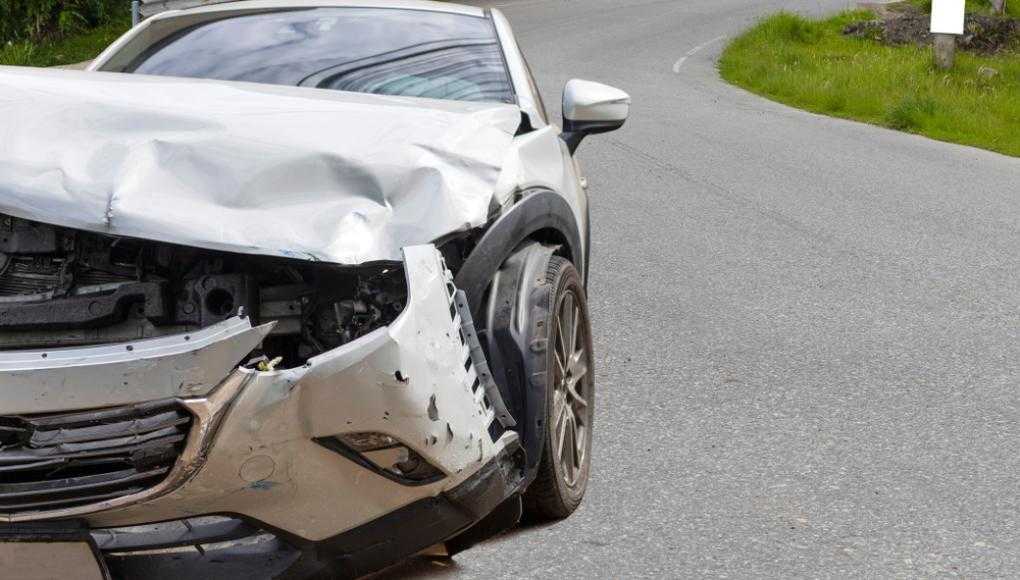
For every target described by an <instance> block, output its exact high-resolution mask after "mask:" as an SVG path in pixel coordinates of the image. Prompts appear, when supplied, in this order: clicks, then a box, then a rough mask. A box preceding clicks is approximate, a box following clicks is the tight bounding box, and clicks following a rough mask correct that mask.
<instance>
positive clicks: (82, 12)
mask: <svg viewBox="0 0 1020 580" xmlns="http://www.w3.org/2000/svg"><path fill="white" fill-rule="evenodd" d="M129 5H130V2H129V1H128V0H0V45H4V44H7V43H10V42H21V41H33V42H36V41H40V40H46V39H50V38H55V37H60V36H66V35H70V34H75V33H79V32H84V31H86V30H91V29H93V28H95V27H97V26H101V25H103V24H107V23H109V22H110V21H111V20H112V19H113V18H115V17H117V16H118V15H120V14H122V13H123V12H124V11H125V10H127V9H128V7H129Z"/></svg>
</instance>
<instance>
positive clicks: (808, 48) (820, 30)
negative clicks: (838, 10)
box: [719, 0, 1020, 156]
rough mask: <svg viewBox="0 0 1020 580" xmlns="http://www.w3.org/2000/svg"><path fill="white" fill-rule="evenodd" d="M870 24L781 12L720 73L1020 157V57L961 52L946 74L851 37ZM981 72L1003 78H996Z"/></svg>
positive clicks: (738, 47)
mask: <svg viewBox="0 0 1020 580" xmlns="http://www.w3.org/2000/svg"><path fill="white" fill-rule="evenodd" d="M1013 1H1014V2H1018V3H1020V0H1013ZM869 17H870V15H869V14H868V13H861V12H844V13H842V14H840V15H838V16H835V17H833V18H830V19H828V20H824V21H812V20H807V19H804V18H802V17H800V16H797V15H794V14H790V13H785V12H781V13H779V14H776V15H774V16H771V17H769V18H766V19H764V20H762V21H761V22H760V23H759V24H758V25H757V26H755V27H754V28H752V29H751V30H749V31H748V32H746V33H745V34H743V35H742V36H740V37H738V38H737V39H736V40H734V41H733V42H732V43H731V44H730V45H729V46H728V47H727V48H726V50H725V52H724V53H723V56H722V59H721V61H720V64H719V68H720V72H721V74H722V76H723V78H724V79H726V80H727V81H729V82H731V83H733V84H735V85H738V86H740V87H743V88H745V89H747V90H749V91H751V92H754V93H757V94H759V95H762V96H765V97H768V98H770V99H773V100H776V101H779V102H781V103H786V104H788V105H791V106H794V107H798V108H801V109H806V110H809V111H814V112H816V113H822V114H826V115H832V116H835V117H842V118H846V119H855V120H858V121H863V122H866V123H872V124H875V125H882V126H885V127H890V128H893V129H898V130H901V131H908V132H911V133H917V134H920V135H925V136H928V137H931V138H933V139H939V140H942V141H950V142H954V143H962V144H965V145H972V146H975V147H981V148H984V149H990V150H992V151H998V152H1000V153H1005V154H1007V155H1013V156H1020V56H1018V55H1017V54H1005V55H999V56H987V57H985V56H975V55H972V54H966V53H960V54H958V55H957V63H956V67H955V68H954V69H953V70H951V71H949V72H943V71H938V70H936V69H935V68H934V66H933V64H932V55H931V49H930V48H923V47H917V46H897V47H892V46H885V45H882V44H880V43H878V42H876V41H873V40H868V39H861V38H851V37H846V36H844V35H843V34H842V29H843V27H844V26H845V25H847V24H848V23H850V22H854V21H857V20H862V19H866V18H869ZM982 67H990V68H994V69H995V70H997V71H998V72H999V74H998V75H997V76H995V77H993V78H987V77H986V76H984V75H982V74H979V72H978V71H979V69H981V68H982Z"/></svg>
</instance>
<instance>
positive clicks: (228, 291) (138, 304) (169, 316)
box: [0, 215, 407, 367]
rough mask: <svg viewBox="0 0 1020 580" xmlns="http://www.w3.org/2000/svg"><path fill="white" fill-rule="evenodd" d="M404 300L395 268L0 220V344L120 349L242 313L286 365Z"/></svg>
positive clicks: (393, 310) (352, 334) (371, 325)
mask: <svg viewBox="0 0 1020 580" xmlns="http://www.w3.org/2000/svg"><path fill="white" fill-rule="evenodd" d="M406 300H407V284H406V280H405V278H404V273H403V267H402V264H401V263H399V262H394V263H390V262H385V263H377V264H373V265H367V266H359V267H346V266H337V265H330V264H321V263H316V262H310V261H307V260H291V259H286V258H276V257H265V256H251V255H242V254H230V253H224V252H216V251H211V250H203V249H195V248H188V247H184V246H177V245H172V244H165V243H159V242H151V241H145V240H137V239H132V238H121V237H113V236H106V235H102V234H95V233H91V232H83V231H78V230H73V229H69V228H63V227H57V226H50V225H46V224H41V223H37V222H32V221H28V220H22V219H18V218H14V217H11V216H6V215H0V349H5V350H13V349H29V348H31V349H40V348H55V347H66V346H85V345H98V344H108V343H114V342H126V341H131V340H140V339H146V338H154V337H159V336H165V335H169V334H182V333H187V332H192V331H195V330H197V329H202V328H207V327H209V326H212V325H215V324H218V323H221V322H223V321H225V320H227V319H229V318H232V317H235V316H239V315H240V316H247V317H249V318H251V319H252V323H253V325H260V324H265V323H269V322H275V323H276V324H275V326H274V327H273V331H272V333H271V334H270V336H268V337H267V338H266V340H265V341H264V345H263V346H264V348H263V352H262V353H259V352H256V353H255V355H256V356H258V355H259V354H264V355H265V356H268V357H269V358H270V359H277V358H282V361H280V362H279V363H277V364H278V365H280V366H281V367H293V366H297V365H300V364H302V363H303V362H304V361H306V360H308V359H309V358H311V357H314V356H316V355H318V354H321V353H323V352H325V351H327V350H330V349H334V348H337V347H339V346H341V345H343V344H346V343H348V342H350V341H352V340H355V339H357V338H359V337H361V336H364V335H365V334H367V333H369V332H371V331H372V330H374V329H376V328H379V327H381V326H385V325H387V324H389V323H391V322H393V321H394V320H395V319H396V317H397V316H398V315H399V314H400V313H401V312H402V311H403V309H404V306H405V303H406Z"/></svg>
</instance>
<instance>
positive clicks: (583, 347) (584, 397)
mask: <svg viewBox="0 0 1020 580" xmlns="http://www.w3.org/2000/svg"><path fill="white" fill-rule="evenodd" d="M536 282H537V283H538V285H539V286H540V287H542V288H539V289H543V290H545V291H546V293H547V298H546V300H544V301H542V302H541V303H540V304H539V307H538V308H536V310H535V311H533V312H534V319H533V321H532V324H533V325H534V327H533V328H534V330H535V336H537V337H540V338H541V337H545V338H546V340H545V341H542V340H539V341H536V343H533V344H542V343H543V342H544V344H545V348H533V349H532V352H531V356H536V357H544V361H536V362H538V363H539V364H536V365H534V368H545V369H546V371H545V373H544V374H545V377H544V381H545V388H546V410H545V417H544V424H545V426H546V428H545V434H544V435H543V438H544V443H543V450H542V459H541V461H540V463H539V466H538V475H537V477H536V479H535V480H534V482H532V484H531V485H530V486H529V487H528V489H527V491H526V492H525V494H524V516H525V519H526V520H528V521H548V520H558V519H564V518H566V517H568V516H570V514H572V513H573V512H574V510H576V509H577V507H578V506H579V505H580V504H581V500H582V499H583V498H584V494H585V491H586V490H587V487H588V478H589V475H590V473H591V447H592V424H593V419H594V417H595V397H594V394H595V380H594V360H593V355H592V341H591V323H590V321H589V318H588V303H587V297H586V292H585V289H584V284H583V283H582V281H581V276H580V274H579V273H578V272H577V269H576V268H575V267H574V265H573V264H571V263H570V261H568V260H566V259H564V258H561V257H558V256H553V257H552V258H551V259H550V260H549V265H548V268H547V269H546V274H545V279H544V280H538V281H536ZM567 353H570V354H569V356H568V354H567ZM542 362H544V364H541V363H542ZM535 378H540V377H535Z"/></svg>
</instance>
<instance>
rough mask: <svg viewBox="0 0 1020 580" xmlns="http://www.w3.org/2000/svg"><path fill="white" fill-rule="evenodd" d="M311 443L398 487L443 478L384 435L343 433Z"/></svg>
mask: <svg viewBox="0 0 1020 580" xmlns="http://www.w3.org/2000/svg"><path fill="white" fill-rule="evenodd" d="M315 441H316V443H318V444H319V445H322V446H323V447H325V448H327V449H330V450H332V451H335V452H337V453H339V454H341V455H343V456H344V457H346V458H348V459H350V460H351V461H354V462H355V463H357V464H359V465H361V466H362V467H365V468H366V469H369V470H371V471H374V472H376V473H378V474H379V475H382V476H383V477H385V478H387V479H390V480H392V481H395V482H397V483H400V484H402V485H427V484H429V483H434V482H436V481H439V480H440V479H443V477H445V475H444V474H443V472H442V471H440V470H439V469H437V468H436V467H435V466H434V465H432V464H431V463H429V462H428V461H427V460H426V459H425V458H424V457H422V456H421V455H419V454H418V453H417V452H416V451H415V450H413V449H411V448H410V447H408V446H406V445H404V444H403V443H401V442H400V441H399V440H397V439H396V438H394V437H391V436H389V435H387V434H385V433H378V432H367V433H345V434H343V435H337V436H335V437H321V438H319V439H316V440H315Z"/></svg>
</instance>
